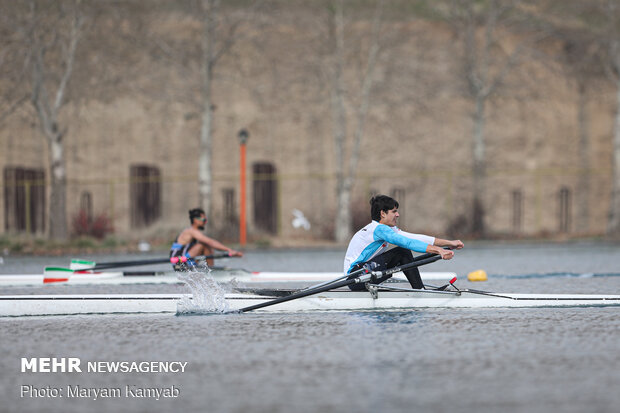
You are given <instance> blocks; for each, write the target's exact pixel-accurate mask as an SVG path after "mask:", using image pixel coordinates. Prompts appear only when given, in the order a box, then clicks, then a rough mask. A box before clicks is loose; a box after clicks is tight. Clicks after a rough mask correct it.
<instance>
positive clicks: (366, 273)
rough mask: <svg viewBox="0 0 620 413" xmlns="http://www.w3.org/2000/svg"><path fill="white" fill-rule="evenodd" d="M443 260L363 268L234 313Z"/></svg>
mask: <svg viewBox="0 0 620 413" xmlns="http://www.w3.org/2000/svg"><path fill="white" fill-rule="evenodd" d="M440 259H441V255H434V254H433V255H432V256H430V257H428V258H426V259H421V260H417V261H414V262H411V263H409V264H405V265H401V266H399V267H394V268H390V269H387V270H382V271H371V270H370V267H366V266H364V267H362V268H361V269H359V270H358V271H356V273H357V272H359V273H361V275H358V276H356V277H354V278H350V279H347V280H342V281H338V282H331V283H329V284H328V285H325V286H322V287H317V288H312V289H310V290H303V291H300V292H298V293H295V294H291V295H288V296H286V297H280V298H276V299H275V300H271V301H267V302H265V303H260V304H255V305H251V306H248V307H244V308H241V309H239V310H237V311H233V312H239V313H245V312H248V311H252V310H257V309H259V308H264V307H269V306H272V305H275V304H280V303H284V302H286V301H291V300H295V299H297V298H303V297H307V296H309V295H314V294H318V293H322V292H325V291H328V290H332V289H336V288H340V287H346V286H348V285H351V284H357V283H365V282H369V281H370V282H373V281H376V280H378V279H380V278H381V277H384V276H386V275H392V274H394V273H397V272H400V271H403V270H406V269H409V268H413V267H419V266H421V265H425V264H430V263H431V262H435V261H437V260H440ZM351 275H355V273H351V274H348V276H349V277H350V276H351Z"/></svg>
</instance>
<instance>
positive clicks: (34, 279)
mask: <svg viewBox="0 0 620 413" xmlns="http://www.w3.org/2000/svg"><path fill="white" fill-rule="evenodd" d="M210 275H211V276H212V277H213V278H214V279H215V280H216V281H218V282H228V281H232V280H233V279H235V280H237V281H239V282H243V283H261V282H262V283H287V282H318V281H327V280H331V279H333V278H336V277H338V276H340V275H341V274H340V273H335V272H251V271H247V270H243V269H232V268H219V269H213V270H212V271H211V272H210ZM421 276H422V279H423V280H424V281H430V280H448V279H450V278H452V277H454V276H455V273H452V272H422V273H421ZM394 279H395V280H398V281H406V279H405V276H404V274H403V273H397V274H395V275H394ZM66 283H69V284H81V285H84V284H110V285H121V284H181V283H183V281H181V280H180V279H179V278H178V273H175V272H173V271H133V272H128V271H124V272H122V271H116V272H111V271H110V272H108V271H102V272H93V271H74V270H68V269H65V268H56V269H54V270H51V271H46V274H14V275H0V287H27V286H39V285H43V284H46V285H64V284H66Z"/></svg>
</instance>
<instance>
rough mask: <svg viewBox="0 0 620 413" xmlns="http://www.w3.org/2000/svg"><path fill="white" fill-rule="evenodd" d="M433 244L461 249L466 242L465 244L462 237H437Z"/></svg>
mask: <svg viewBox="0 0 620 413" xmlns="http://www.w3.org/2000/svg"><path fill="white" fill-rule="evenodd" d="M433 245H435V246H437V247H442V248H443V247H448V248H452V249H455V250H460V249H461V248H463V247H464V246H465V244H463V241H461V240H460V239H455V240H447V239H442V238H435V242H434V243H433Z"/></svg>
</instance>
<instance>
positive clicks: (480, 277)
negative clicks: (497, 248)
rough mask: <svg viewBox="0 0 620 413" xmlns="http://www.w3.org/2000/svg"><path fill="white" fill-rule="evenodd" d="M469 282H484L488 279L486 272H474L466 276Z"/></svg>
mask: <svg viewBox="0 0 620 413" xmlns="http://www.w3.org/2000/svg"><path fill="white" fill-rule="evenodd" d="M467 279H468V280H469V281H486V280H487V279H488V277H487V272H486V271H485V270H476V271H472V272H470V273H469V274H467Z"/></svg>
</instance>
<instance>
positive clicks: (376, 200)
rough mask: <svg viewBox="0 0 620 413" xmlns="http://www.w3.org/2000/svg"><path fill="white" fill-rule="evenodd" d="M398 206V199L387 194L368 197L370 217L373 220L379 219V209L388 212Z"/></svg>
mask: <svg viewBox="0 0 620 413" xmlns="http://www.w3.org/2000/svg"><path fill="white" fill-rule="evenodd" d="M394 207H396V208H398V201H396V200H395V199H394V198H391V197H389V196H387V195H377V196H373V197H372V198H371V199H370V217H371V218H372V219H373V220H374V221H380V220H381V211H383V212H388V211H391V210H392V209H394Z"/></svg>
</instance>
